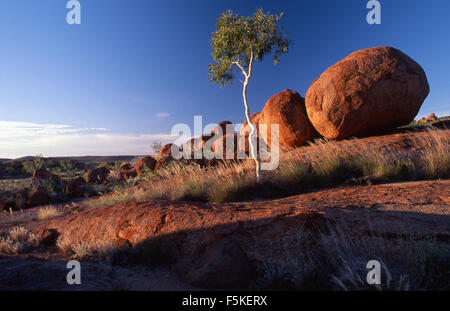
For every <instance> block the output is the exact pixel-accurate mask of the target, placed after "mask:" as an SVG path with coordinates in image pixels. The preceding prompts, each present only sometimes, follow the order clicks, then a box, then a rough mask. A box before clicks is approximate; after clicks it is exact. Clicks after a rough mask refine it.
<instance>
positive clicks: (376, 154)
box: [88, 128, 450, 207]
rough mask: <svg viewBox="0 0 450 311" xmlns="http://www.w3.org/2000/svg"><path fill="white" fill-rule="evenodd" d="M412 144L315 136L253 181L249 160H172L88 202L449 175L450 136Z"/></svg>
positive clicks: (224, 195)
mask: <svg viewBox="0 0 450 311" xmlns="http://www.w3.org/2000/svg"><path fill="white" fill-rule="evenodd" d="M411 140H412V141H411V142H410V143H411V144H412V145H413V146H414V148H411V149H402V148H397V147H395V146H392V147H389V148H387V147H383V144H382V142H381V143H380V146H373V145H371V144H366V143H364V142H361V141H360V140H358V139H351V140H347V141H342V142H335V141H326V140H318V141H316V142H314V143H312V144H311V145H310V146H308V147H303V148H299V149H294V150H287V151H284V152H283V153H282V155H281V159H280V165H279V168H278V169H277V170H275V171H267V172H264V176H263V180H262V182H261V183H259V184H258V183H257V182H256V179H255V178H254V177H253V176H252V174H246V172H250V171H252V170H253V169H254V164H253V163H252V161H250V160H244V161H241V162H226V163H221V164H220V165H219V166H217V167H211V168H209V169H207V170H202V169H200V168H198V167H196V166H193V165H186V164H182V163H173V164H172V165H171V166H169V167H167V168H165V169H163V170H161V171H160V172H159V173H158V174H151V176H148V178H146V179H145V182H144V183H142V184H141V185H140V187H139V188H136V187H134V186H135V182H130V183H128V184H124V185H122V186H121V187H120V188H116V189H114V191H113V193H112V194H109V195H106V196H103V197H101V198H98V199H94V200H92V201H90V202H88V205H89V206H90V207H97V206H103V205H110V204H115V203H121V202H131V201H141V200H149V199H170V200H188V201H189V200H191V201H213V202H225V201H240V200H251V199H255V198H270V197H274V196H275V197H276V196H282V195H291V194H296V193H300V192H304V191H306V190H308V189H311V188H312V187H315V188H318V187H327V186H331V185H336V184H344V183H349V182H350V183H372V182H378V183H379V182H389V181H397V180H423V179H433V178H448V177H450V170H449V167H450V157H449V154H450V137H449V135H448V133H447V132H444V131H440V130H434V129H432V128H431V129H429V130H427V131H425V132H422V133H420V134H414V135H412V138H411Z"/></svg>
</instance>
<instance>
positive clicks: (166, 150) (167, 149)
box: [159, 144, 174, 158]
mask: <svg viewBox="0 0 450 311" xmlns="http://www.w3.org/2000/svg"><path fill="white" fill-rule="evenodd" d="M172 147H174V144H167V145H164V146H163V147H162V148H161V150H160V151H159V155H160V156H161V157H162V158H164V157H168V156H170V155H171V152H172Z"/></svg>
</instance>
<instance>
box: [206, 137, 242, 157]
mask: <svg viewBox="0 0 450 311" xmlns="http://www.w3.org/2000/svg"><path fill="white" fill-rule="evenodd" d="M237 139H238V135H237V134H227V135H225V136H221V137H220V138H218V139H216V140H215V141H214V143H213V144H212V148H211V149H212V151H213V152H214V153H215V154H216V157H217V158H218V159H224V160H233V159H236V158H237V147H238V140H237Z"/></svg>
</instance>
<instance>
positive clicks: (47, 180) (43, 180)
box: [32, 168, 61, 186]
mask: <svg viewBox="0 0 450 311" xmlns="http://www.w3.org/2000/svg"><path fill="white" fill-rule="evenodd" d="M59 183H61V178H59V176H58V175H55V174H52V173H50V172H49V171H47V170H46V169H45V168H41V169H38V170H36V171H34V173H33V178H32V184H33V186H38V185H42V184H51V185H56V184H59Z"/></svg>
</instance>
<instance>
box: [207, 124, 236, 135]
mask: <svg viewBox="0 0 450 311" xmlns="http://www.w3.org/2000/svg"><path fill="white" fill-rule="evenodd" d="M227 128H228V129H229V130H228V131H227ZM233 132H234V127H233V123H231V122H230V121H222V122H220V123H219V124H217V126H216V127H215V128H214V129H213V130H212V131H211V135H220V136H222V135H226V134H230V133H233Z"/></svg>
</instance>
